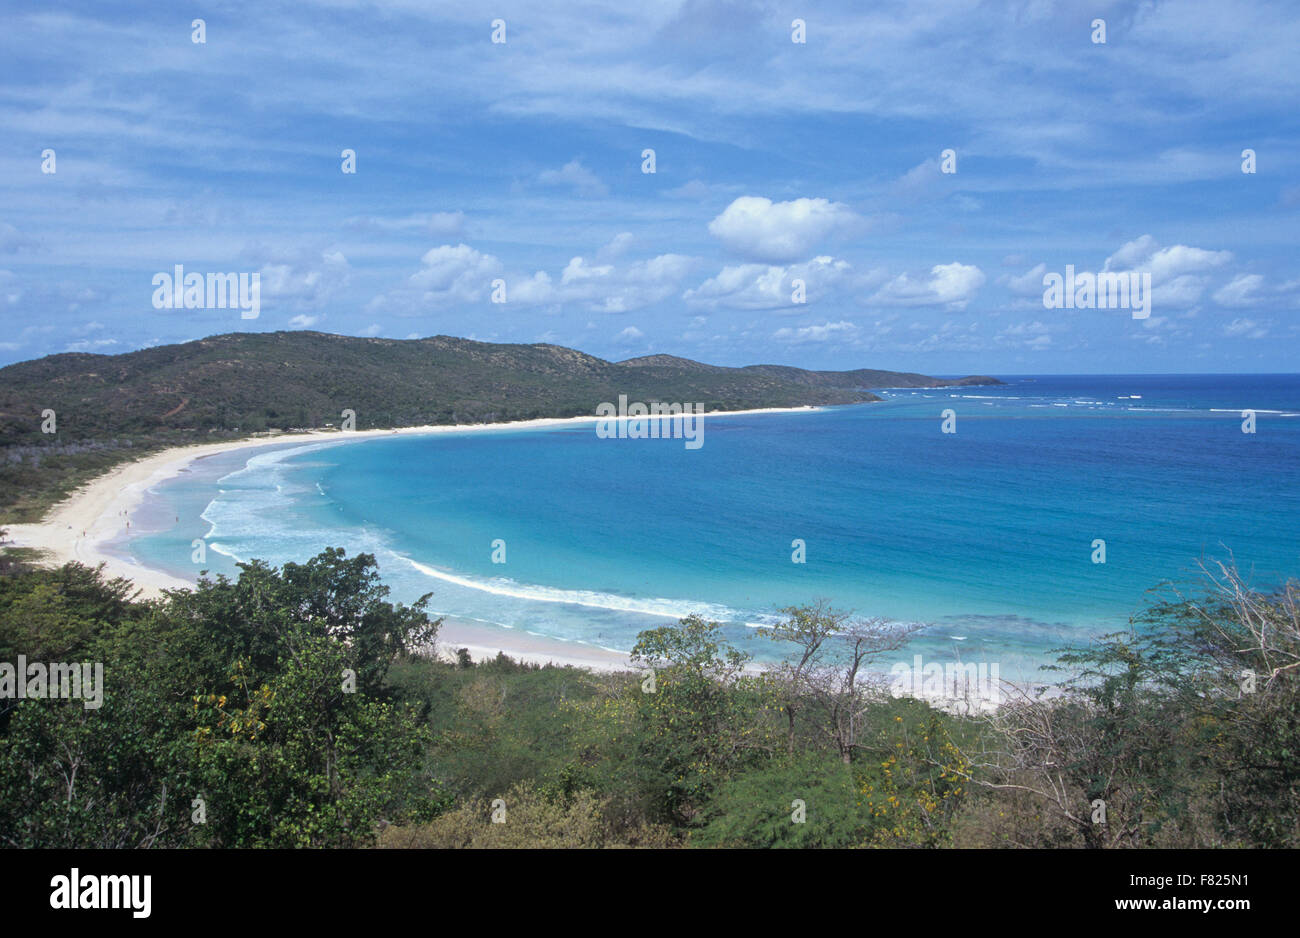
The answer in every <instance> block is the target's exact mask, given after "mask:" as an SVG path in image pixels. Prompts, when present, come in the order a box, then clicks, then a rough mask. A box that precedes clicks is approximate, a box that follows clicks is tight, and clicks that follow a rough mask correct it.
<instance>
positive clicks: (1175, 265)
mask: <svg viewBox="0 0 1300 938" xmlns="http://www.w3.org/2000/svg"><path fill="white" fill-rule="evenodd" d="M1231 260H1232V252H1231V251H1207V250H1205V249H1204V248H1194V247H1189V246H1187V245H1186V244H1175V245H1172V246H1171V247H1167V248H1162V247H1160V246H1159V244H1158V243H1157V242H1156V240H1155V238H1153V237H1151V235H1149V234H1146V235H1143V236H1142V237H1140V238H1138V239H1137V240H1135V241H1129V242H1128V243H1127V244H1125V245H1123V246H1122V247H1121V248H1120V249H1119V250H1118V251H1116V252H1115V253H1114V254H1112V255H1111V256H1110V257H1108V258H1106V265H1105V267H1104V268H1103V270H1107V271H1147V272H1150V274H1151V283H1152V284H1153V285H1155V286H1159V285H1160V284H1162V283H1169V282H1170V281H1173V280H1176V279H1178V278H1179V277H1183V276H1187V275H1190V274H1198V273H1204V272H1206V271H1209V270H1212V269H1214V268H1216V267H1222V266H1223V265H1224V264H1226V263H1228V262H1229V261H1231Z"/></svg>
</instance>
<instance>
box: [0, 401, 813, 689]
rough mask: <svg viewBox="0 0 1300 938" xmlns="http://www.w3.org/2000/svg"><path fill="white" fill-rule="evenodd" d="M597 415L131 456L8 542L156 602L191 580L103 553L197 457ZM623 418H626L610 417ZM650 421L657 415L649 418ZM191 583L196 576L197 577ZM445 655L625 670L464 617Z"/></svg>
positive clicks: (595, 653)
mask: <svg viewBox="0 0 1300 938" xmlns="http://www.w3.org/2000/svg"><path fill="white" fill-rule="evenodd" d="M820 409H821V408H818V407H813V406H805V407H773V408H762V409H755V410H733V411H710V412H709V413H707V414H705V415H704V416H706V417H734V416H743V415H747V414H770V413H810V412H814V411H817V410H820ZM598 419H601V418H598V417H595V416H591V417H588V416H580V417H554V418H551V417H546V418H538V419H534V420H520V421H512V422H506V423H477V424H451V425H428V426H420V427H399V428H395V429H384V430H352V431H342V430H310V431H306V432H303V433H282V434H279V435H276V436H271V437H264V438H254V437H247V438H244V439H239V440H225V441H222V442H220V443H194V444H189V445H186V446H176V447H171V448H169V449H165V450H162V451H161V452H157V453H152V454H150V455H147V456H143V457H140V458H138V459H133V460H131V461H129V462H126V463H123V464H122V465H119V466H116V467H114V468H113V469H110V470H109V471H108V472H106V473H104V474H103V475H100V476H97V477H96V478H94V479H91V480H90V481H89V482H87V483H86V484H85V485H83V486H81V487H80V488H79V489H77V490H76V491H74V492H73V493H72V494H71V495H69V496H68V497H67V498H65V499H64V500H63V501H61V502H59V503H58V504H56V505H55V506H54V507H52V508H51V509H50V510H49V511H48V512H47V513H46V515H45V517H44V518H43V519H41V520H40V521H39V522H35V523H30V524H14V525H7V526H6V528H7V530H8V532H9V542H10V544H11V545H12V546H14V547H24V548H32V549H35V550H38V551H41V552H42V553H41V558H40V560H39V561H38V562H39V563H40V564H41V565H43V566H50V567H57V566H62V565H63V564H65V563H70V562H73V561H75V562H77V563H82V564H85V565H86V566H88V567H97V566H100V565H101V564H102V565H103V568H104V573H105V575H106V576H108V577H124V578H126V579H128V580H130V581H131V582H132V583H134V584H135V585H136V587H138V589H139V596H140V597H141V598H144V599H153V598H158V597H161V595H162V591H163V590H165V589H189V588H192V587H193V586H194V585H195V582H196V580H187V579H181V578H179V577H176V576H173V575H172V574H170V573H167V572H165V571H162V570H155V569H153V568H151V567H146V566H144V565H143V564H140V563H137V562H134V561H132V560H129V559H126V558H124V557H122V556H121V555H119V554H117V553H114V552H112V551H110V550H108V549H107V545H108V544H110V543H112V542H115V541H120V539H121V538H122V537H124V536H127V537H129V536H130V528H129V523H130V519H131V515H132V514H133V513H134V512H135V511H136V510H137V509H138V508H139V507H140V506H141V504H142V503H143V502H144V500H145V498H146V497H147V496H148V493H149V489H151V488H153V487H154V486H155V485H158V484H159V483H161V482H164V481H166V480H168V479H171V478H174V477H175V476H177V475H179V474H180V473H181V472H183V471H185V470H186V469H187V467H189V466H190V465H192V464H193V463H195V462H197V461H198V460H200V459H205V458H208V457H211V456H216V455H218V454H223V453H230V452H234V451H237V450H245V449H247V450H255V449H259V448H263V447H268V446H284V445H286V444H303V445H308V444H313V443H340V444H342V443H349V442H353V441H361V440H366V439H375V438H379V437H388V436H395V435H408V436H414V435H434V434H442V433H474V432H484V431H493V430H496V431H501V430H527V429H540V428H545V427H559V426H569V425H575V424H585V423H595V422H596V421H597V420H598ZM616 419H626V418H616ZM649 419H655V418H649ZM196 579H197V578H196ZM438 644H439V645H440V646H441V649H442V651H443V653H444V654H445V653H447V652H448V651H451V652H452V653H454V651H455V649H456V648H468V649H469V651H470V655H471V656H472V657H473V658H474V659H475V660H476V661H477V660H480V659H482V658H492V657H495V656H496V655H497V653H498V652H504V653H505V654H507V655H509V656H510V657H512V658H517V659H520V660H523V661H528V662H534V663H539V664H545V663H547V662H553V663H555V664H561V665H564V664H568V665H573V666H575V667H583V668H590V669H592V670H602V671H610V670H623V669H627V668H630V667H631V665H630V663H629V661H628V659H627V656H626V655H623V654H620V653H618V652H613V651H608V650H606V649H602V648H595V647H592V646H588V645H582V644H579V643H575V642H566V641H563V640H561V639H548V638H542V637H539V636H535V635H530V634H515V633H512V631H511V630H509V629H499V628H492V627H489V626H484V625H475V624H474V623H471V622H466V621H463V620H455V619H450V618H449V619H446V620H445V621H444V624H443V627H442V630H441V631H440V633H439V636H438Z"/></svg>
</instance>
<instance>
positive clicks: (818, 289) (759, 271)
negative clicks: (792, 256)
mask: <svg viewBox="0 0 1300 938" xmlns="http://www.w3.org/2000/svg"><path fill="white" fill-rule="evenodd" d="M851 274H852V267H851V266H850V265H849V263H848V262H847V261H843V260H836V259H835V258H833V257H829V256H826V255H822V256H820V257H814V258H813V259H812V260H810V261H808V262H806V263H803V264H793V265H790V266H778V265H768V264H737V265H733V266H728V267H724V268H722V270H721V271H719V272H718V274H717V275H716V276H714V277H710V278H709V279H708V280H706V281H704V283H702V284H700V285H699V286H698V287H696V288H695V289H693V290H687V291H686V293H685V294H683V298H684V299H685V300H686V302H687V303H689V304H691V305H693V306H702V307H707V308H710V309H716V308H718V307H725V308H727V309H783V308H797V307H798V306H799V305H801V304H799V303H796V302H795V300H794V298H793V297H794V292H795V285H794V281H796V280H802V281H803V290H804V300H805V302H809V303H811V302H814V301H816V300H818V299H820V298H821V297H823V296H825V295H826V294H827V293H828V292H830V291H831V290H833V289H835V288H836V287H837V286H840V285H842V284H844V283H845V282H846V281H847V280H848V279H849V277H850V276H851Z"/></svg>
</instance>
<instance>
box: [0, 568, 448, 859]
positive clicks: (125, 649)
mask: <svg viewBox="0 0 1300 938" xmlns="http://www.w3.org/2000/svg"><path fill="white" fill-rule="evenodd" d="M130 589H131V588H130V586H129V584H127V583H125V582H124V581H121V580H112V581H104V580H103V579H102V577H101V575H100V574H99V572H98V571H94V570H88V569H87V568H85V567H81V566H79V565H76V564H72V565H68V566H67V567H64V568H62V569H59V570H54V571H34V572H27V573H21V574H17V575H14V576H9V577H5V578H3V579H0V648H3V650H4V653H5V655H6V656H7V657H8V660H10V661H11V662H12V661H13V660H15V659H16V657H17V655H26V656H27V657H28V658H29V659H30V660H39V661H45V662H51V661H67V662H81V661H87V662H99V663H101V664H102V666H103V675H104V681H103V688H102V689H103V700H102V705H101V706H100V707H98V708H94V709H88V708H86V706H85V705H84V703H83V701H81V700H58V699H54V700H46V699H24V700H5V701H3V703H2V704H0V707H3V708H4V709H3V711H0V714H2V717H3V719H2V721H0V839H2V840H3V842H4V843H6V844H8V845H11V846H28V847H30V846H65V847H87V846H93V847H138V846H150V845H157V846H192V845H202V844H210V845H216V846H229V847H237V846H326V845H334V846H343V845H350V844H358V843H366V842H368V841H369V840H370V839H371V838H372V837H373V835H374V831H375V825H376V824H377V823H378V822H379V821H381V820H383V819H385V818H403V817H406V818H412V819H415V820H419V819H424V818H428V817H431V816H433V815H434V814H435V813H436V812H437V811H438V810H442V809H443V808H445V807H447V806H448V805H449V801H448V798H447V796H446V795H445V794H444V793H443V792H442V790H441V789H440V788H439V786H437V785H436V784H435V783H434V782H433V781H432V779H430V778H429V776H428V775H427V774H426V773H425V772H424V771H423V762H424V759H425V753H426V750H427V748H428V745H429V737H428V733H427V730H425V729H424V728H422V727H421V726H420V725H419V724H418V722H417V719H416V717H415V715H414V714H413V713H412V712H411V710H410V708H409V707H407V706H406V705H404V704H399V703H394V702H392V701H389V700H386V699H384V697H385V696H386V689H385V688H384V687H383V686H382V683H381V682H382V681H383V677H384V674H385V672H386V670H387V668H388V665H389V662H390V661H391V660H392V659H393V658H394V657H396V656H399V655H402V654H404V653H405V652H406V651H408V650H409V649H410V648H411V647H412V645H413V644H415V643H417V642H420V641H424V640H426V639H428V638H431V637H432V634H433V631H434V630H436V627H437V623H433V622H429V621H428V619H427V617H426V616H424V614H423V612H422V610H421V608H420V607H419V604H417V606H416V607H402V606H393V605H391V604H389V603H387V602H385V601H384V599H383V597H384V595H385V590H384V589H383V588H382V587H380V586H378V585H377V580H376V578H375V570H374V561H373V558H370V557H367V556H365V555H362V557H358V558H355V559H354V560H352V561H349V560H347V559H346V558H345V557H344V556H343V554H342V552H340V551H327V552H326V553H324V554H322V555H321V556H319V557H317V558H314V559H313V560H312V561H310V562H309V563H307V564H304V565H302V566H293V565H290V566H289V567H286V572H285V573H283V574H282V573H280V572H277V571H272V570H270V569H269V568H266V567H265V566H264V565H261V564H250V565H247V567H246V568H245V569H244V571H243V573H242V575H241V577H240V579H239V581H236V582H234V583H230V582H224V581H223V582H219V583H215V584H212V583H208V584H205V585H204V586H203V587H201V588H200V589H199V590H196V591H194V592H189V591H179V592H176V593H171V594H169V595H168V596H167V598H166V599H165V600H164V601H161V602H152V603H134V602H131V601H130V600H129V599H128V596H129V593H130ZM0 660H4V659H0ZM349 672H352V673H354V674H355V678H356V680H355V689H353V687H352V682H351V681H350V680H349V677H348V673H349ZM196 799H201V800H202V803H203V808H204V810H205V813H206V818H205V821H204V823H195V822H194V815H195V809H196V806H197V801H196Z"/></svg>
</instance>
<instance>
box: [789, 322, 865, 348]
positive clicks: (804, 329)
mask: <svg viewBox="0 0 1300 938" xmlns="http://www.w3.org/2000/svg"><path fill="white" fill-rule="evenodd" d="M859 331H860V330H859V329H858V327H857V326H856V325H854V324H853V323H851V322H848V321H847V320H840V321H839V322H824V323H821V324H820V325H811V326H800V327H798V328H789V327H787V328H783V329H778V330H776V332H774V333H772V338H774V339H776V340H777V341H778V342H789V343H790V344H792V345H802V344H804V343H808V342H830V341H844V340H850V339H853V338H855V337H856V336H857V335H858V333H859Z"/></svg>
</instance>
